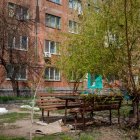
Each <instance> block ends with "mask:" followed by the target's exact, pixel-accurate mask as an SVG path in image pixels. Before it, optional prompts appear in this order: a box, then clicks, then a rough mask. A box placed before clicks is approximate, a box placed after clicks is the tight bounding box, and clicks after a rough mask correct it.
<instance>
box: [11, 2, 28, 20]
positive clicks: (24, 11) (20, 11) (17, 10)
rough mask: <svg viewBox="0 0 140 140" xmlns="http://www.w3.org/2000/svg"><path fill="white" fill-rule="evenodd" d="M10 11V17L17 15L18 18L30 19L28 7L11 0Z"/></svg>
mask: <svg viewBox="0 0 140 140" xmlns="http://www.w3.org/2000/svg"><path fill="white" fill-rule="evenodd" d="M8 13H9V17H15V18H16V19H18V20H27V19H29V14H28V8H26V7H23V6H20V5H17V4H14V3H11V2H9V3H8Z"/></svg>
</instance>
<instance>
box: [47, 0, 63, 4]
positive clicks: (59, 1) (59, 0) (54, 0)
mask: <svg viewBox="0 0 140 140" xmlns="http://www.w3.org/2000/svg"><path fill="white" fill-rule="evenodd" d="M49 1H51V2H54V3H57V4H61V0H49Z"/></svg>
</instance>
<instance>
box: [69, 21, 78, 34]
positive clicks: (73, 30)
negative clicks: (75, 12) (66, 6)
mask: <svg viewBox="0 0 140 140" xmlns="http://www.w3.org/2000/svg"><path fill="white" fill-rule="evenodd" d="M69 32H71V33H78V23H77V22H75V21H72V20H69Z"/></svg>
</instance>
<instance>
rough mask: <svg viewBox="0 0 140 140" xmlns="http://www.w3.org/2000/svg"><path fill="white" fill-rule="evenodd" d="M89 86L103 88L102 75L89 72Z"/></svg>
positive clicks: (90, 87) (89, 87)
mask: <svg viewBox="0 0 140 140" xmlns="http://www.w3.org/2000/svg"><path fill="white" fill-rule="evenodd" d="M87 88H88V89H102V88H103V82H102V76H101V75H94V74H91V73H88V81H87Z"/></svg>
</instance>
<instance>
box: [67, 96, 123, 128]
mask: <svg viewBox="0 0 140 140" xmlns="http://www.w3.org/2000/svg"><path fill="white" fill-rule="evenodd" d="M122 100H123V97H122V96H105V95H102V96H101V95H89V96H85V97H83V99H82V103H81V106H80V108H77V109H72V110H70V112H69V113H70V114H72V115H74V117H75V127H76V123H77V116H78V114H81V116H82V119H83V128H84V127H85V117H84V116H85V114H86V113H87V112H90V113H92V114H93V112H94V111H104V110H109V118H110V124H111V123H112V119H111V118H112V113H111V111H112V110H117V111H118V123H120V107H121V103H122Z"/></svg>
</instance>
